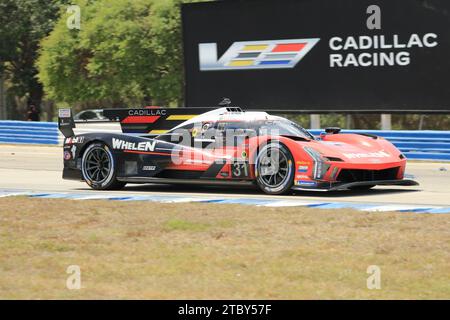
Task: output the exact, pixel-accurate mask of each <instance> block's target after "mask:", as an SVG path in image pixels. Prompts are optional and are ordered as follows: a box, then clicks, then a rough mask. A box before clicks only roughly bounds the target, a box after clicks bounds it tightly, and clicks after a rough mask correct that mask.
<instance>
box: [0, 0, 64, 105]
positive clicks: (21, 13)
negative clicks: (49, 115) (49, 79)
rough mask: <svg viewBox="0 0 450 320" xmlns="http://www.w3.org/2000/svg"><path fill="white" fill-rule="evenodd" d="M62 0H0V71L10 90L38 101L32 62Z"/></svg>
mask: <svg viewBox="0 0 450 320" xmlns="http://www.w3.org/2000/svg"><path fill="white" fill-rule="evenodd" d="M64 2H66V1H62V0H0V39H1V41H2V45H1V46H0V73H3V74H4V75H6V80H7V81H8V83H10V88H9V89H8V91H9V93H10V94H13V95H15V96H18V97H27V98H28V100H29V101H30V102H31V101H32V102H33V103H34V104H36V105H38V106H39V105H40V103H41V100H42V96H43V90H42V85H41V84H40V83H39V81H38V79H37V78H36V75H37V70H36V68H35V66H34V63H35V60H36V58H37V49H38V46H39V42H40V40H41V39H42V38H44V37H45V36H46V35H47V34H48V33H49V32H50V30H51V29H52V27H53V22H54V20H55V19H56V17H57V16H58V14H59V10H60V5H61V4H62V3H64Z"/></svg>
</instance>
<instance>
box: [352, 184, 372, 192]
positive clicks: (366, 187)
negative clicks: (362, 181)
mask: <svg viewBox="0 0 450 320" xmlns="http://www.w3.org/2000/svg"><path fill="white" fill-rule="evenodd" d="M373 187H375V185H369V186H355V187H350V188H349V189H350V190H353V191H367V190H370V189H372V188H373Z"/></svg>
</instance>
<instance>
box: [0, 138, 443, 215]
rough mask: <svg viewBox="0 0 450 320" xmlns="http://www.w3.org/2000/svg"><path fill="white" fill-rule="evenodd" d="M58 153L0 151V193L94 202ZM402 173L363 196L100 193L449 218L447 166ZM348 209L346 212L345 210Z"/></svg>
mask: <svg viewBox="0 0 450 320" xmlns="http://www.w3.org/2000/svg"><path fill="white" fill-rule="evenodd" d="M61 170H62V151H61V148H60V147H59V148H58V147H44V146H8V145H0V191H22V192H34V193H51V192H56V193H70V194H75V193H76V194H81V195H84V196H93V197H96V195H98V194H99V193H98V192H97V193H94V191H92V190H90V188H89V187H88V186H87V185H86V184H85V183H82V182H77V181H67V180H62V179H61ZM407 173H408V174H412V175H413V176H414V178H415V179H416V180H418V181H419V183H420V186H415V187H392V186H384V187H376V188H375V189H373V190H370V191H365V192H350V191H349V192H347V191H340V192H324V193H320V192H297V194H295V195H289V196H267V195H264V194H262V193H261V192H260V191H259V190H257V189H242V188H230V187H226V188H224V187H206V186H205V187H199V186H183V185H175V186H174V185H170V186H169V185H149V184H147V185H129V186H127V187H126V188H125V189H123V190H121V191H116V192H110V191H108V192H107V193H105V192H103V193H101V194H103V195H102V196H100V197H103V196H105V197H106V196H117V197H134V196H137V197H147V198H148V197H154V198H155V199H156V198H158V197H160V198H161V197H166V198H167V197H178V198H180V197H182V198H194V199H203V200H214V199H218V198H219V200H224V199H225V200H226V199H229V200H228V202H230V201H234V199H239V200H241V201H244V200H248V202H249V203H254V202H255V201H256V202H258V201H261V203H263V202H264V203H265V204H268V205H270V202H278V203H279V205H280V206H285V205H286V206H290V205H295V204H296V203H295V202H305V203H312V204H313V205H315V204H316V203H323V204H325V203H327V204H328V207H330V206H334V207H339V205H335V203H339V204H342V206H344V203H346V204H349V205H350V207H359V206H365V205H366V204H371V206H372V207H377V206H383V207H382V208H381V210H380V211H383V210H408V209H411V210H414V208H419V209H420V208H425V209H430V210H434V212H436V213H445V212H447V211H448V212H450V163H427V162H410V163H408V166H407ZM347 207H348V206H347ZM441 208H444V209H441Z"/></svg>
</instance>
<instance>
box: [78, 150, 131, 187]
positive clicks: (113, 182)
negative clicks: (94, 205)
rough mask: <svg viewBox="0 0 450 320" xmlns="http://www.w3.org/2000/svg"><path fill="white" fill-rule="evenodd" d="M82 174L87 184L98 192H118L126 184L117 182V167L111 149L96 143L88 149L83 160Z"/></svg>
mask: <svg viewBox="0 0 450 320" xmlns="http://www.w3.org/2000/svg"><path fill="white" fill-rule="evenodd" d="M81 172H82V174H83V178H84V180H85V181H86V183H87V184H88V185H89V186H90V187H91V188H92V189H96V190H117V189H121V188H123V187H124V186H125V184H126V183H125V182H121V181H117V178H116V176H117V167H116V163H115V161H114V155H113V154H112V152H111V150H110V149H109V147H108V146H107V145H106V144H104V143H101V142H96V143H93V144H91V145H89V146H88V147H87V149H86V150H85V152H84V153H83V157H82V160H81Z"/></svg>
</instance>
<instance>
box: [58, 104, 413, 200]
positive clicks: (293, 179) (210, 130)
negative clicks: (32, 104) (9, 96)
mask: <svg viewBox="0 0 450 320" xmlns="http://www.w3.org/2000/svg"><path fill="white" fill-rule="evenodd" d="M103 115H104V116H105V117H106V118H107V119H109V120H108V121H110V122H116V123H117V125H118V124H119V123H120V130H118V131H117V132H91V133H84V134H78V135H76V134H75V133H74V128H76V123H75V121H74V120H73V118H72V113H71V110H70V109H60V110H59V129H60V131H61V132H62V133H63V135H64V136H65V140H64V171H63V178H64V179H76V180H83V181H85V182H86V183H87V184H88V185H89V186H90V187H91V188H93V189H97V190H110V189H119V188H122V187H124V186H125V184H127V183H200V184H226V185H234V184H239V185H246V184H248V185H255V184H256V185H257V186H258V187H259V188H260V189H261V190H262V191H264V192H265V193H267V194H284V193H288V192H292V190H321V191H326V190H340V189H360V190H366V189H370V188H372V187H374V186H376V185H403V186H411V185H417V184H418V183H417V182H415V181H413V180H407V179H404V172H405V166H406V158H405V156H404V155H403V154H402V153H401V152H400V151H399V150H398V149H397V148H396V147H395V146H394V145H392V144H391V143H390V142H389V141H387V140H385V139H383V138H381V137H377V136H373V135H368V134H343V133H340V129H339V128H327V129H326V130H325V132H324V133H322V134H321V135H320V136H318V137H315V136H313V135H312V134H310V133H309V132H308V131H307V130H305V129H304V128H302V127H301V126H300V125H298V124H296V123H295V122H292V121H290V120H288V119H285V118H282V117H278V116H273V115H269V114H268V113H266V112H256V111H252V112H245V111H242V110H241V109H240V108H235V107H222V108H218V109H202V108H178V109H172V108H155V107H148V108H141V109H105V110H103Z"/></svg>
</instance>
